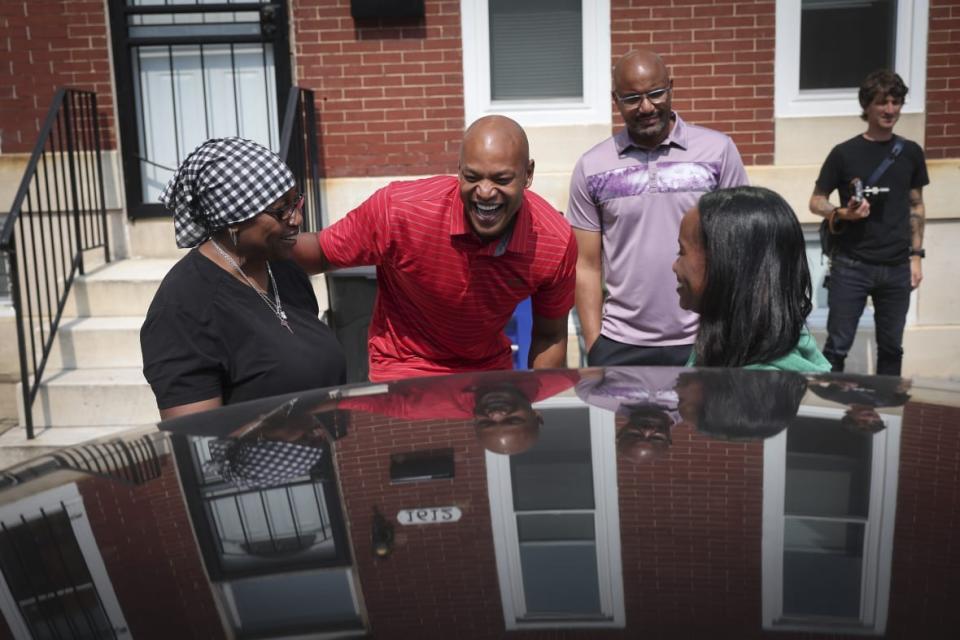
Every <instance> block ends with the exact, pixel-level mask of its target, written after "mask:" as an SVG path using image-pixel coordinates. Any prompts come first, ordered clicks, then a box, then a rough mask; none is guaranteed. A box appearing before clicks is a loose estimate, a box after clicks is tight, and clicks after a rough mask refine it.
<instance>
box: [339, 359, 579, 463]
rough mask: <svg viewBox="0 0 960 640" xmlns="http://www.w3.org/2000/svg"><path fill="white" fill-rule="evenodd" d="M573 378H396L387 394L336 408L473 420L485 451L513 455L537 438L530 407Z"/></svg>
mask: <svg viewBox="0 0 960 640" xmlns="http://www.w3.org/2000/svg"><path fill="white" fill-rule="evenodd" d="M577 380H579V374H578V373H577V372H576V371H573V370H565V369H562V370H540V371H526V372H519V371H516V372H513V371H511V372H498V373H466V374H461V375H452V376H444V377H440V378H418V379H409V380H399V381H397V382H392V383H390V387H389V391H388V392H386V393H382V394H377V395H371V396H358V397H352V398H344V399H342V400H340V401H339V402H338V403H337V409H340V410H347V411H362V412H365V413H373V414H377V415H383V416H389V417H391V418H401V419H404V420H444V419H446V420H451V419H452V420H473V423H474V427H475V428H476V430H477V439H478V440H480V442H481V444H483V446H484V447H485V448H486V449H488V450H490V451H494V452H496V453H507V454H512V453H520V452H521V451H525V450H526V449H529V448H530V447H531V446H533V444H534V443H535V442H536V440H537V437H538V435H539V431H540V425H541V424H542V423H543V417H542V416H541V415H540V412H539V411H537V410H535V409H534V408H533V406H532V404H533V403H534V402H538V401H540V400H544V399H546V398H550V397H552V396H555V395H556V394H558V393H560V392H561V391H564V390H566V389H569V388H570V387H572V386H573V385H574V384H576V382H577Z"/></svg>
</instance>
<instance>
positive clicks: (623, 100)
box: [614, 87, 670, 107]
mask: <svg viewBox="0 0 960 640" xmlns="http://www.w3.org/2000/svg"><path fill="white" fill-rule="evenodd" d="M614 95H616V96H617V100H618V101H619V102H620V104H623V105H626V106H628V107H636V106H639V105H641V104H643V101H644V100H649V101H650V104H663V103H664V102H666V101H667V96H669V95H670V87H664V88H663V89H654V90H653V91H647V92H646V93H629V94H627V95H625V96H621V95H619V94H614Z"/></svg>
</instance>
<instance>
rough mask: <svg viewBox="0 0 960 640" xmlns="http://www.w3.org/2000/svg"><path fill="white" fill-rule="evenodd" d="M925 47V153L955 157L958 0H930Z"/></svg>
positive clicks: (958, 145) (959, 105) (958, 144)
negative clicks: (928, 26) (928, 25)
mask: <svg viewBox="0 0 960 640" xmlns="http://www.w3.org/2000/svg"><path fill="white" fill-rule="evenodd" d="M927 47H928V49H927V96H926V98H927V139H926V153H927V157H928V158H957V157H960V1H958V0H930V32H929V38H928V44H927ZM917 98H918V99H922V98H923V96H918V97H917Z"/></svg>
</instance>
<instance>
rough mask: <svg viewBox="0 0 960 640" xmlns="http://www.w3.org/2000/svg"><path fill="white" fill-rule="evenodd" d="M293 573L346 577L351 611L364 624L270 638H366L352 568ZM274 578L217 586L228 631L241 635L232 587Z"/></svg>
mask: <svg viewBox="0 0 960 640" xmlns="http://www.w3.org/2000/svg"><path fill="white" fill-rule="evenodd" d="M294 573H298V574H304V575H306V574H315V573H343V574H345V575H346V576H347V584H348V585H349V587H350V596H351V597H352V598H353V610H354V612H355V613H356V614H357V617H358V618H360V620H361V621H362V622H363V624H364V628H363V629H346V630H342V631H310V632H308V633H305V634H298V633H294V634H289V635H277V636H271V637H275V638H278V639H279V638H282V639H283V640H336V639H337V638H361V637H364V638H365V637H367V634H368V630H367V628H366V627H367V624H366V620H365V619H364V616H363V612H362V610H361V606H360V599H359V598H358V597H357V581H356V578H355V577H354V575H353V568H352V567H336V568H332V569H312V570H308V571H297V572H294ZM282 575H292V574H290V573H284V574H282ZM269 577H274V576H272V575H269V574H268V575H261V576H254V577H253V578H237V579H236V580H230V581H228V582H221V583H220V584H219V587H220V593H221V594H222V596H223V604H224V607H225V608H226V610H227V613H228V614H229V617H230V624H231V626H230V629H233V630H234V631H236V632H238V633H243V623H242V619H241V617H240V609H239V608H238V607H237V600H236V597H235V596H234V593H233V585H234V584H236V583H238V582H242V581H244V580H251V579H252V580H256V579H259V578H269Z"/></svg>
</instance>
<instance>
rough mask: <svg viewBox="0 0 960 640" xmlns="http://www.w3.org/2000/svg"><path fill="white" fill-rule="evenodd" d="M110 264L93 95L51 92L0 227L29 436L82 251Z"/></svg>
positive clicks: (77, 271) (71, 91)
mask: <svg viewBox="0 0 960 640" xmlns="http://www.w3.org/2000/svg"><path fill="white" fill-rule="evenodd" d="M100 247H103V250H104V257H105V260H106V261H108V262H109V260H110V245H109V241H108V238H107V208H106V200H105V197H104V188H103V165H102V163H101V144H100V122H99V118H98V111H97V95H96V94H95V93H93V92H90V91H79V90H76V89H63V88H60V89H57V92H56V94H55V95H54V97H53V103H52V104H51V105H50V110H49V111H48V112H47V117H46V119H45V120H44V121H43V126H42V127H41V128H40V135H39V137H38V138H37V143H36V145H35V146H34V148H33V153H32V154H31V156H30V160H29V161H28V162H27V166H26V169H25V170H24V172H23V179H22V180H21V181H20V188H19V189H18V190H17V195H16V197H14V199H13V204H12V205H11V207H10V214H9V215H8V216H7V218H6V220H5V221H4V225H3V228H2V229H0V252H3V253H4V254H5V255H6V258H7V261H8V264H9V272H8V273H9V278H10V292H11V298H12V299H13V306H14V309H15V311H16V322H17V344H18V349H19V356H20V380H21V383H22V385H21V386H22V393H23V412H24V426H25V427H26V430H27V438H33V437H34V432H33V402H34V400H35V399H36V397H37V393H38V391H39V390H40V381H41V379H42V376H43V370H44V367H46V364H47V358H48V357H49V355H50V351H51V350H52V348H53V344H54V339H55V338H56V333H57V327H58V326H59V324H60V318H61V316H62V314H63V309H64V306H65V305H66V302H67V296H68V294H69V293H70V288H71V286H72V285H73V281H74V279H75V277H76V275H77V274H80V275H83V273H84V267H83V252H84V251H88V250H90V249H98V248H100Z"/></svg>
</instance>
